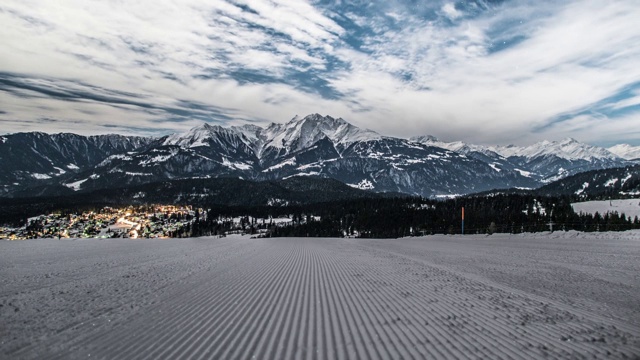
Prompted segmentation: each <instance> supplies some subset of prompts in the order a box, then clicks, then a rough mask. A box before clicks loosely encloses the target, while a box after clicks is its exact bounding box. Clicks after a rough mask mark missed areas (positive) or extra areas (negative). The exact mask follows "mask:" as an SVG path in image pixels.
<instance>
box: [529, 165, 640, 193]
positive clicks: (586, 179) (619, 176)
mask: <svg viewBox="0 0 640 360" xmlns="http://www.w3.org/2000/svg"><path fill="white" fill-rule="evenodd" d="M536 192H537V193H539V194H542V195H552V196H555V195H576V196H578V197H580V198H598V197H604V198H607V197H619V196H637V195H640V166H638V165H636V166H627V167H622V168H613V169H602V170H592V171H587V172H583V173H579V174H575V175H572V176H569V177H566V178H564V179H561V180H558V181H555V182H553V183H550V184H548V185H545V186H543V187H541V188H540V189H538V190H536Z"/></svg>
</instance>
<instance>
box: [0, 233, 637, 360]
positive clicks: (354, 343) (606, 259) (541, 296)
mask: <svg viewBox="0 0 640 360" xmlns="http://www.w3.org/2000/svg"><path fill="white" fill-rule="evenodd" d="M639 256H640V233H638V232H625V233H597V234H582V233H577V232H567V233H564V232H560V233H558V232H556V233H553V234H548V233H540V234H523V235H513V236H511V235H493V236H484V235H482V236H467V237H459V236H443V235H440V236H429V237H422V238H405V239H392V240H375V239H317V238H316V239H312V238H307V239H305V238H286V239H250V238H248V237H242V236H229V237H226V238H213V237H211V238H198V239H166V240H161V239H142V240H140V239H138V240H134V239H104V240H94V239H87V240H52V239H49V240H26V241H20V242H15V241H13V242H12V241H2V242H0V264H2V266H1V267H0V278H1V279H2V280H3V283H2V287H0V303H1V304H2V305H3V306H2V307H0V318H2V329H3V333H4V334H10V336H3V337H2V341H1V342H0V357H3V358H12V359H14V358H15V359H38V358H39V359H44V358H60V359H80V358H84V359H94V358H97V359H134V358H148V359H174V358H193V359H198V358H209V359H251V358H253V357H254V356H255V358H260V359H303V358H318V359H329V358H335V359H347V358H354V359H355V358H363V359H364V358H366V359H392V358H398V359H409V358H419V359H436V358H437V359H449V358H450V359H455V358H484V359H496V358H510V359H540V358H549V359H557V358H634V357H636V356H637V354H638V353H639V350H640V308H638V306H637V301H636V300H637V299H639V298H640V282H638V279H637V274H638V273H640V263H639V262H638V261H637V259H638V257H639Z"/></svg>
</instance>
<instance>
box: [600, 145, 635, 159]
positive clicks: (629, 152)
mask: <svg viewBox="0 0 640 360" xmlns="http://www.w3.org/2000/svg"><path fill="white" fill-rule="evenodd" d="M607 150H609V151H610V152H612V153H613V154H616V155H618V156H619V157H621V158H623V159H626V160H635V161H640V146H631V145H629V144H618V145H614V146H612V147H610V148H608V149H607Z"/></svg>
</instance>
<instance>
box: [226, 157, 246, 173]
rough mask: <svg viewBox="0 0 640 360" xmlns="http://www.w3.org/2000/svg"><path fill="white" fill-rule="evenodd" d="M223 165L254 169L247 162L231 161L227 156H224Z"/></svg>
mask: <svg viewBox="0 0 640 360" xmlns="http://www.w3.org/2000/svg"><path fill="white" fill-rule="evenodd" d="M222 165H224V166H226V167H228V168H232V169H237V170H251V169H253V166H251V165H249V164H245V163H241V162H231V161H229V159H227V158H222Z"/></svg>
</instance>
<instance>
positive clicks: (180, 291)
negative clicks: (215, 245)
mask: <svg viewBox="0 0 640 360" xmlns="http://www.w3.org/2000/svg"><path fill="white" fill-rule="evenodd" d="M234 247H235V248H237V247H238V245H237V244H235V245H234ZM235 248H234V249H231V250H238V249H235ZM232 252H233V251H232ZM240 254H244V256H247V257H248V258H249V259H251V258H252V257H253V256H257V255H258V254H254V255H253V256H249V254H250V253H249V254H247V253H246V252H240ZM214 255H217V256H219V257H220V258H221V263H220V264H219V263H217V262H215V264H216V265H221V266H222V265H230V266H228V267H226V268H223V269H222V270H221V273H220V274H219V275H222V274H225V273H227V272H233V271H234V270H235V269H236V267H237V266H239V264H238V263H237V262H236V261H235V260H236V258H237V256H238V255H236V256H235V257H233V258H232V259H231V260H234V263H232V264H227V263H226V262H224V261H225V260H227V261H230V260H228V259H226V258H228V257H229V254H226V253H222V254H214ZM214 259H215V258H214ZM205 260H210V259H209V258H207V259H205ZM201 261H202V260H201ZM200 276H201V277H204V279H198V280H192V281H191V282H188V283H186V284H181V285H180V286H178V288H177V289H172V290H174V291H173V292H172V294H170V295H169V296H168V297H166V298H164V299H163V301H164V302H169V301H171V300H172V299H179V298H182V297H184V295H185V294H187V293H190V292H198V293H201V292H203V291H205V290H207V288H206V287H200V286H196V285H201V283H202V282H203V281H205V280H207V277H208V276H210V274H207V273H204V274H200ZM183 280H185V279H183ZM164 310H165V312H164V315H163V317H162V319H163V320H165V321H163V322H162V324H166V323H167V321H166V320H169V318H170V317H176V316H177V315H176V314H175V313H174V312H171V311H169V312H167V311H166V309H164ZM158 311H163V307H162V304H159V305H158V306H155V307H152V309H150V311H148V313H149V312H151V313H156V312H158ZM151 324H153V322H152V323H151ZM162 324H161V325H162ZM114 325H116V324H114ZM162 329H163V327H162V326H159V325H158V324H155V325H153V326H152V327H150V326H146V327H145V328H144V331H143V332H141V333H137V335H138V336H141V337H146V338H154V337H155V336H157V334H158V333H160V331H161V330H162ZM156 331H157V333H156ZM160 334H162V333H160ZM163 335H164V336H170V335H171V333H168V334H163ZM111 337H112V338H114V339H113V343H115V344H122V343H126V342H127V340H128V339H129V338H130V337H131V334H128V333H118V334H115V335H114V334H111ZM102 338H104V334H102V333H101V332H97V333H93V334H92V336H90V337H81V338H79V339H76V342H87V343H93V342H95V341H97V340H98V339H102ZM155 342H160V339H157V338H156V339H155ZM102 343H104V341H103V342H102ZM144 345H148V344H146V343H144V342H142V343H140V342H131V343H130V344H129V346H128V347H125V348H119V349H114V354H113V355H120V354H121V353H125V351H128V350H131V348H133V347H135V346H144ZM105 347H106V348H109V346H108V344H107V345H106V346H105ZM87 354H88V353H87ZM66 356H67V355H66V354H62V355H60V357H59V358H60V359H65V358H66ZM94 356H95V355H94Z"/></svg>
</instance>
